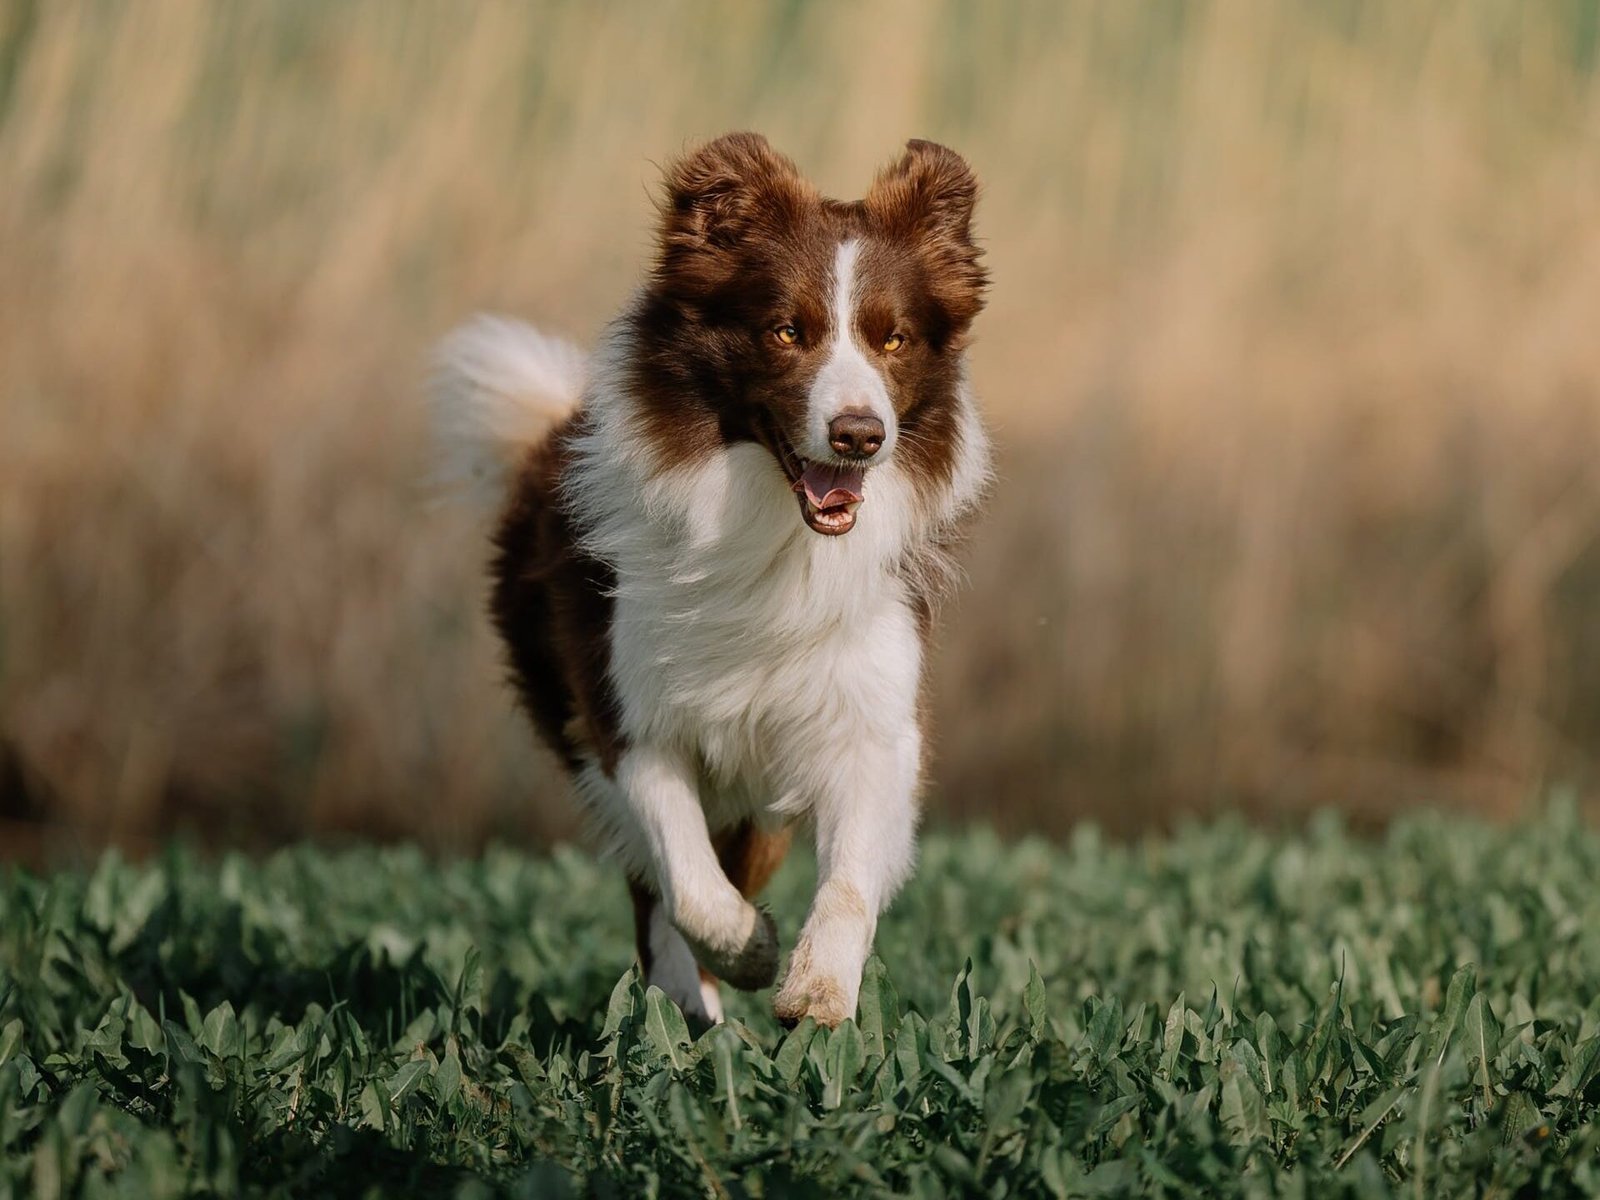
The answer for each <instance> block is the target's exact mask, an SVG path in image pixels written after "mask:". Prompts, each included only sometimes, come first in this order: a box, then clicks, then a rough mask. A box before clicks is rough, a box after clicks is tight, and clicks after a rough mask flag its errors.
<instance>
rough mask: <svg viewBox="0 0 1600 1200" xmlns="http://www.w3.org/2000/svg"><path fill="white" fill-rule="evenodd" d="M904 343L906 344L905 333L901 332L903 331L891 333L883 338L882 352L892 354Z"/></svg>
mask: <svg viewBox="0 0 1600 1200" xmlns="http://www.w3.org/2000/svg"><path fill="white" fill-rule="evenodd" d="M905 344H906V335H905V334H903V333H891V334H890V335H889V336H888V337H886V338H884V339H883V352H884V353H885V354H893V353H894V352H895V351H896V350H898V349H900V347H901V346H904V345H905Z"/></svg>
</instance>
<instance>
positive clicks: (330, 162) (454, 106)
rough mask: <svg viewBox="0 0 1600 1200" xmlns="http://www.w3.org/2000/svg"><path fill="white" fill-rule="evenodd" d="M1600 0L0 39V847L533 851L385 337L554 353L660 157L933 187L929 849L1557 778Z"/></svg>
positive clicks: (546, 775) (608, 297)
mask: <svg viewBox="0 0 1600 1200" xmlns="http://www.w3.org/2000/svg"><path fill="white" fill-rule="evenodd" d="M1597 49H1600V5H1597V4H1596V3H1595V2H1594V0H1584V2H1582V3H1577V2H1564V3H1556V2H1552V3H1548V4H1538V5H1523V4H1520V3H1516V2H1514V0H1468V2H1464V3H1461V4H1456V5H1448V6H1442V5H1419V4H1390V3H1382V2H1378V0H1374V2H1371V3H1358V2H1353V0H1342V2H1338V3H1330V2H1326V0H1324V2H1318V3H1313V2H1311V0H1305V2H1303V3H1280V4H1266V3H1216V4H1203V3H1193V4H1188V3H1183V4H1180V3H1176V2H1172V3H1160V4H1137V5H1134V4H1126V3H1116V2H1108V3H1104V4H1060V3H1055V2H1053V0H1052V2H1049V3H1041V4H1037V5H1022V4H1019V5H1004V6H1001V5H976V4H974V5H968V4H943V5H937V4H915V3H906V4H887V5H872V6H865V5H854V4H795V3H789V4H772V5H744V4H734V3H727V4H721V5H711V4H684V3H658V4H622V5H605V6H597V5H582V4H526V5H516V6H513V5H482V6H466V5H446V4H436V5H421V4H418V5H399V4H392V3H386V2H383V0H368V2H364V3H363V2H352V3H346V4H340V5H323V4H319V3H313V2H311V0H301V2H293V3H288V2H286V3H277V4H214V5H196V4H190V3H176V2H173V3H167V2H163V0H150V2H147V3H141V4H138V5H128V6H123V5H117V4H106V3H86V4H77V3H71V2H69V0H50V2H48V3H44V2H38V3H35V2H31V0H5V2H3V3H0V264H3V265H0V404H3V407H0V855H4V854H5V853H7V852H11V853H26V852H29V850H30V847H36V846H38V845H59V844H70V843H71V842H73V841H74V840H83V841H88V842H99V841H101V840H106V839H115V840H121V841H123V842H125V843H129V844H140V843H141V842H142V841H143V840H144V839H147V838H151V837H156V836H160V835H162V834H164V833H167V832H169V831H171V830H172V829H173V828H175V827H192V828H195V829H197V830H199V831H200V832H201V833H203V834H205V835H208V836H215V837H220V838H225V839H230V840H240V841H245V842H255V843H260V842H268V841H276V840H280V839H283V838H287V837H290V836H294V835H297V834H300V833H303V832H322V833H327V832H338V831H360V832H364V833H374V834H380V835H385V834H415V835H419V836H423V837H425V838H427V839H430V840H431V841H433V842H435V843H437V844H450V845H470V844H474V843H476V842H477V841H478V840H479V839H480V838H482V837H483V836H485V835H488V834H500V835H506V836H512V837H544V836H549V835H554V834H559V833H562V832H564V831H567V830H569V829H570V819H571V818H570V813H569V810H568V808H567V805H566V803H565V800H564V798H563V796H562V794H561V789H560V786H559V784H558V783H557V782H556V781H555V779H554V778H553V776H552V774H551V773H550V771H549V769H548V767H547V765H546V764H545V763H544V761H543V760H542V759H541V758H539V757H538V756H537V755H536V754H535V752H534V751H533V750H532V749H531V745H530V739H529V738H528V737H527V735H526V734H525V732H524V730H523V727H522V725H521V723H520V721H519V719H518V718H517V717H516V715H515V714H514V713H513V712H512V711H511V705H510V700H509V695H508V693H507V691H506V690H505V689H504V688H503V687H502V686H501V684H500V682H499V678H498V674H499V669H498V666H497V660H496V653H495V648H494V647H493V645H492V644H491V642H490V640H489V637H488V633H487V630H486V629H485V623H484V621H483V620H482V618H481V616H480V612H479V609H480V600H481V595H482V586H481V584H480V580H479V575H478V567H479V562H480V553H479V550H478V543H477V541H476V535H475V534H474V533H473V531H472V530H470V529H469V528H468V527H467V525H466V524H465V522H464V520H463V519H462V518H461V517H459V516H457V515H456V514H454V513H452V512H449V511H439V510H434V509H430V508H429V507H428V506H427V504H426V495H425V494H426V489H425V488H424V487H423V486H422V482H421V480H422V474H423V472H424V470H425V454H424V445H423V441H422V436H421V435H422V429H421V423H420V421H419V419H418V412H417V406H416V400H417V380H418V378H419V375H420V373H421V371H422V368H423V364H424V357H425V353H426V349H427V347H428V345H429V343H430V342H431V341H432V340H433V339H434V338H435V337H436V336H437V335H438V334H439V333H441V332H443V331H444V330H445V329H446V328H447V327H448V326H449V325H451V324H452V323H453V322H454V321H456V320H457V319H459V318H460V317H461V316H462V315H464V314H465V313H467V312H469V311H471V310H474V309H478V308H484V307H489V308H497V309H505V310H508V311H512V312H515V313H518V314H521V315H524V316H527V317H529V318H531V319H534V320H536V321H540V322H543V323H547V324H549V325H551V326H553V327H555V328H558V329H562V330H565V331H568V332H570V333H572V334H573V335H575V336H578V337H580V338H585V339H587V338H589V337H592V335H593V334H594V333H595V331H596V330H597V328H598V327H599V325H600V324H601V323H602V322H603V321H604V320H605V319H606V318H607V317H608V316H609V315H610V314H611V313H612V312H613V311H614V310H615V308H616V307H617V306H618V305H619V304H620V302H621V301H622V300H623V299H624V298H625V296H626V295H627V294H628V292H629V290H630V289H631V287H632V286H633V283H634V281H635V279H636V278H637V274H638V272H639V270H640V267H641V264H642V261H643V260H644V258H645V256H646V255H647V254H648V252H649V241H650V235H649V223H650V219H651V215H652V209H651V201H650V189H651V188H652V187H653V186H654V181H655V178H656V174H657V167H656V165H655V164H657V163H659V162H661V161H662V160H663V159H664V158H665V157H667V156H669V155H671V154H673V153H675V152H677V151H679V150H680V149H681V148H683V147H684V146H685V145H687V144H688V143H690V142H691V141H692V140H694V139H698V138H701V137H706V136H710V135H714V134H716V133H718V132H721V131H723V130H726V129H729V128H736V127H752V128H757V129H760V130H763V131H765V132H766V133H767V134H768V135H769V136H770V137H771V138H772V139H773V140H774V141H775V142H776V143H777V144H778V145H779V146H780V147H782V148H784V149H786V150H788V151H789V152H790V153H791V154H793V155H794V156H795V157H796V158H797V159H798V160H799V161H800V162H801V164H802V166H804V167H805V168H806V169H807V170H809V171H810V172H812V173H813V174H814V175H815V177H816V178H817V179H818V180H819V182H820V183H822V184H823V185H824V186H825V187H826V188H827V189H829V190H830V191H832V192H834V193H835V194H848V195H857V194H859V193H860V191H861V190H862V188H863V187H864V185H865V183H866V181H867V180H868V179H869V178H870V175H871V172H872V170H873V169H874V168H875V167H876V166H877V165H878V164H879V163H881V162H883V161H884V160H886V159H887V158H889V157H890V156H891V155H892V154H893V153H894V151H895V149H896V148H897V147H898V145H899V144H900V142H901V141H903V140H904V139H905V138H906V137H907V136H912V135H917V136H926V137H932V138H935V139H939V140H943V141H946V142H948V143H950V144H951V145H954V146H955V147H957V148H958V149H960V150H961V151H962V152H963V153H965V154H966V155H968V156H969V158H970V159H971V160H972V161H973V163H974V164H975V166H976V167H977V169H978V171H979V173H980V175H981V176H982V178H983V179H984V181H985V184H986V188H987V191H986V195H985V199H984V201H983V207H982V210H981V230H982V233H983V234H984V236H985V238H986V241H987V244H988V247H989V253H990V263H991V266H992V268H993V272H994V277H995V288H994V294H993V302H992V304H991V307H990V309H989V311H988V313H987V314H986V315H985V316H984V318H982V321H981V325H980V332H981V341H980V344H979V347H978V349H977V351H976V368H975V369H976V375H977V379H978V382H979V384H980V387H981V388H982V390H983V392H984V393H985V395H986V397H987V400H988V404H989V408H990V411H991V412H992V414H993V416H994V420H995V424H996V425H997V427H998V430H999V433H1000V436H1001V440H1002V448H1003V452H1004V460H1003V464H1002V474H1003V479H1002V483H1001V486H1000V488H999V491H998V493H997V495H996V499H995V502H994V504H993V507H992V511H991V514H990V518H989V520H988V521H987V523H986V524H985V525H984V526H983V528H982V530H981V532H980V534H979V536H978V537H977V539H976V540H975V541H974V543H973V545H972V547H971V550H970V554H969V565H970V571H971V576H972V585H971V587H970V588H969V589H968V590H967V591H966V593H965V594H964V595H963V596H962V598H961V601H960V603H959V607H958V608H957V610H956V611H954V612H953V613H952V614H950V620H948V621H947V624H946V635H945V637H944V642H943V650H942V653H941V656H940V659H939V661H938V664H937V679H936V689H935V701H936V708H937V716H938V720H939V724H940V729H941V734H940V740H939V744H940V747H941V750H940V758H939V763H938V768H937V774H936V780H935V784H936V787H935V794H934V797H933V804H934V807H935V811H937V812H939V813H942V814H945V815H947V816H952V817H963V818H964V817H981V818H985V819H989V820H992V821H994V822H996V823H998V824H1000V825H1001V826H1003V827H1007V828H1022V827H1036V828H1044V829H1047V830H1059V829H1061V828H1062V827H1064V826H1065V825H1066V824H1068V823H1070V822H1071V821H1073V820H1075V819H1077V818H1079V817H1082V816H1085V815H1092V816H1098V817H1099V818H1101V819H1102V820H1103V821H1106V822H1108V823H1109V824H1111V825H1112V827H1113V828H1117V829H1129V828H1134V827H1137V826H1140V825H1143V824H1146V823H1149V822H1152V821H1158V820H1163V819H1165V818H1166V817H1168V816H1169V815H1170V814H1171V813H1172V812H1174V811H1179V810H1192V809H1204V808H1210V807H1216V806H1242V807H1244V808H1246V809H1250V810H1253V811H1256V812H1261V813H1266V814H1269V815H1278V814H1293V813H1298V812H1300V811H1302V810H1303V809H1304V808H1306V807H1307V806H1309V805H1313V804H1323V803H1333V804H1338V805H1341V806H1344V807H1346V808H1348V809H1350V810H1351V811H1352V812H1354V813H1356V814H1357V816H1358V818H1360V819H1363V820H1366V819H1380V818H1382V817H1383V816H1384V815H1386V814H1387V813H1388V812H1389V811H1391V810H1392V809H1393V808H1395V807H1397V806H1399V805H1403V804H1409V803H1413V802H1418V801H1422V802H1430V803H1445V804H1462V805H1466V806H1469V807H1472V808H1474V809H1477V810H1480V811H1487V812H1492V813H1498V814H1501V815H1509V814H1511V813H1514V812H1517V811H1519V809H1520V806H1521V804H1522V802H1523V801H1524V799H1525V797H1527V796H1528V795H1530V794H1531V793H1532V792H1534V791H1535V790H1536V789H1537V788H1538V787H1539V786H1540V785H1541V784H1543V783H1544V782H1546V781H1549V780H1553V779H1560V780H1565V781H1568V782H1571V783H1574V784H1576V785H1578V786H1579V787H1580V788H1583V787H1587V786H1588V785H1589V784H1590V783H1591V782H1592V780H1593V779H1594V776H1595V766H1596V747H1600V620H1596V619H1595V617H1596V614H1600V546H1597V540H1596V539H1597V534H1600V476H1597V472H1596V469H1595V465H1594V464H1595V462H1596V447H1597V441H1596V437H1597V432H1600V430H1597V426H1600V338H1597V337H1596V333H1595V326H1596V324H1597V315H1600V203H1597V202H1596V198H1597V188H1600V82H1597V77H1596V55H1597Z"/></svg>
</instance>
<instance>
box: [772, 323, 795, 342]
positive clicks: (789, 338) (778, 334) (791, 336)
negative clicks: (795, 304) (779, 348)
mask: <svg viewBox="0 0 1600 1200" xmlns="http://www.w3.org/2000/svg"><path fill="white" fill-rule="evenodd" d="M772 336H773V337H775V338H777V339H778V340H779V341H780V342H782V343H783V344H784V345H785V346H793V345H794V344H795V343H797V342H798V341H799V340H800V331H799V330H798V329H796V328H795V327H794V326H793V325H779V326H778V327H777V328H776V329H774V330H773V331H772Z"/></svg>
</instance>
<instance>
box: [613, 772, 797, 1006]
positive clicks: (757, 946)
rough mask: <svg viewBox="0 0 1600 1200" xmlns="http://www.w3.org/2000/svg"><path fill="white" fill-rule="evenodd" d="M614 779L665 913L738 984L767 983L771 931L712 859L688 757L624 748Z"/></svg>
mask: <svg viewBox="0 0 1600 1200" xmlns="http://www.w3.org/2000/svg"><path fill="white" fill-rule="evenodd" d="M617 783H618V785H619V786H620V787H621V790H622V794H623V796H624V797H625V798H626V802H627V806H628V811H629V814H630V815H631V816H632V817H633V819H634V821H635V822H636V824H637V826H638V831H639V833H641V834H642V835H643V839H644V843H645V845H646V847H647V848H648V854H649V859H650V866H651V869H652V871H653V873H654V875H655V884H656V887H657V889H658V890H659V892H660V894H661V899H662V903H663V904H664V905H665V906H666V912H667V915H668V918H669V919H670V920H671V922H672V924H673V926H674V927H675V928H676V929H677V930H678V932H679V933H681V934H683V937H684V940H685V941H687V942H688V943H689V948H690V949H691V950H692V951H693V952H694V956H695V959H696V961H697V962H699V963H700V965H701V966H703V967H705V968H706V970H708V971H710V972H711V973H712V974H713V975H715V976H717V977H718V978H719V979H724V980H726V981H727V982H728V983H730V984H732V985H733V986H734V987H736V988H740V989H742V990H744V991H755V990H757V989H758V988H764V987H766V986H768V985H769V984H770V983H771V982H772V981H773V979H774V978H775V977H776V976H777V973H778V939H777V931H776V930H775V929H774V927H773V924H772V918H771V917H770V916H769V915H768V914H767V913H766V912H764V911H762V910H761V909H758V908H757V907H756V906H755V905H753V904H751V903H750V902H749V901H748V900H746V899H745V898H744V897H743V896H742V895H740V894H739V889H738V888H736V887H734V886H733V884H732V883H731V882H730V881H729V880H728V876H727V875H726V874H725V873H724V872H723V870H722V864H721V863H720V862H718V861H717V852H716V850H715V848H714V847H713V846H712V844H711V835H710V833H709V832H708V831H707V829H706V816H705V810H704V809H703V808H702V807H701V806H700V795H699V791H698V790H697V788H696V784H695V776H694V771H693V769H692V767H691V765H690V763H689V762H688V760H687V759H686V758H685V757H684V756H683V755H681V754H677V753H674V752H671V751H668V750H665V749H661V748H657V747H649V746H644V747H638V748H635V749H631V750H629V751H628V752H627V753H626V754H624V755H623V758H622V762H621V763H620V764H619V766H618V769H617Z"/></svg>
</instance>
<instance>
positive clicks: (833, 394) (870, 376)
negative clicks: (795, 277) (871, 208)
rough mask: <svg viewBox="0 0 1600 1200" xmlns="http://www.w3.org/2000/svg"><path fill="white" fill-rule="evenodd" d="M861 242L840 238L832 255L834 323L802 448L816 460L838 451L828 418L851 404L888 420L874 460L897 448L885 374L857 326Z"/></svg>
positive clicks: (879, 462) (814, 383) (809, 406)
mask: <svg viewBox="0 0 1600 1200" xmlns="http://www.w3.org/2000/svg"><path fill="white" fill-rule="evenodd" d="M860 257H861V243H860V242H858V241H855V240H853V239H852V240H851V241H848V242H841V243H840V244H839V248H838V250H836V251H835V252H834V256H833V298H832V305H831V309H830V312H829V319H830V321H831V322H832V325H833V333H832V339H833V340H832V342H831V343H830V344H829V346H828V350H827V354H828V357H827V360H826V361H825V362H824V363H823V364H822V369H821V370H820V371H818V372H817V377H816V379H815V380H813V381H812V385H811V395H810V396H809V397H808V398H807V399H808V403H807V405H806V409H807V412H806V438H805V445H804V446H801V447H800V448H799V449H800V453H801V454H802V455H804V456H805V457H806V458H809V459H812V460H814V461H823V462H826V461H828V460H830V459H832V458H833V457H834V453H833V448H832V447H831V446H830V445H829V444H828V423H829V422H830V421H832V420H833V419H834V418H835V417H837V416H838V415H839V414H840V413H841V412H843V411H844V410H845V409H847V408H854V409H864V410H866V411H867V412H869V413H871V414H872V415H873V416H875V417H877V418H878V420H880V421H882V422H883V429H884V438H883V445H882V447H881V448H880V449H879V450H878V453H877V454H876V456H874V458H873V462H874V464H875V465H882V464H883V463H886V462H888V461H889V458H890V456H891V455H892V454H893V453H894V443H895V435H896V433H897V432H898V428H897V425H896V422H895V419H894V405H893V404H891V403H890V402H889V389H888V388H887V387H886V386H885V385H884V381H883V376H882V375H881V374H879V372H878V369H877V368H876V367H875V366H873V365H872V362H871V360H869V359H868V358H867V356H866V355H865V354H864V353H862V350H861V343H860V341H859V340H858V339H857V337H856V329H855V308H856V295H855V281H856V261H857V260H858V259H859V258H860Z"/></svg>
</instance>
